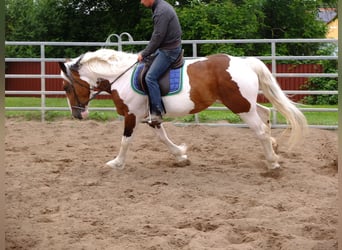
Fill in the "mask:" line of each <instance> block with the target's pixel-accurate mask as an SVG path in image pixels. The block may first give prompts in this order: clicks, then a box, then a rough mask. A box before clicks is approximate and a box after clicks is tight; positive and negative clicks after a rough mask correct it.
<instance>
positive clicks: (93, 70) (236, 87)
mask: <svg viewBox="0 0 342 250" xmlns="http://www.w3.org/2000/svg"><path fill="white" fill-rule="evenodd" d="M136 60H137V55H136V54H132V53H126V52H120V51H115V50H110V49H100V50H97V51H94V52H87V53H85V54H84V55H81V56H79V57H78V58H75V59H73V60H70V61H67V62H65V63H60V67H61V70H62V72H61V75H62V77H63V85H64V90H65V91H66V95H67V98H68V103H69V107H70V109H71V112H72V115H73V116H74V117H75V118H78V119H83V118H85V117H86V116H87V115H88V105H89V100H90V99H92V98H91V94H93V93H94V91H95V90H96V88H102V90H105V91H107V92H108V93H110V94H111V96H112V99H113V101H114V104H115V106H116V109H117V112H118V113H119V114H120V115H122V116H124V131H123V137H122V140H121V148H120V151H119V154H118V155H117V156H116V158H115V159H113V160H111V161H108V162H107V163H106V164H107V165H108V166H110V167H112V168H123V167H124V165H125V161H126V153H127V150H128V146H129V144H130V143H131V141H132V138H133V133H134V131H135V130H136V128H137V126H138V124H139V123H140V121H141V120H142V119H143V118H145V117H146V116H147V115H148V111H149V106H148V98H147V96H146V95H144V94H141V93H139V92H137V91H136V90H134V89H133V87H132V84H131V81H132V77H133V72H134V67H133V65H135V63H136ZM182 72H183V73H182V79H181V80H182V88H181V90H180V91H179V92H177V93H176V94H173V95H166V96H163V98H162V99H163V103H164V106H165V110H166V115H167V116H168V117H175V116H177V117H179V116H183V115H187V114H194V113H198V112H200V111H202V110H204V109H206V108H208V107H209V106H210V105H212V104H213V103H214V102H216V101H220V102H221V103H223V104H224V105H225V106H227V107H228V108H229V109H230V110H231V111H232V112H234V113H235V114H238V115H239V116H240V117H241V118H242V120H243V121H244V122H245V123H246V124H247V125H248V126H249V127H250V128H251V129H252V130H253V131H254V133H255V134H256V137H257V138H258V139H259V140H260V142H261V144H262V146H263V149H264V153H265V158H266V160H267V163H268V167H269V168H270V169H275V168H279V167H280V165H279V163H278V156H277V155H276V153H275V151H274V145H276V142H275V139H274V138H273V137H271V128H270V123H269V119H270V110H269V109H268V108H266V107H264V106H261V105H259V104H257V103H256V100H257V95H258V91H259V87H260V89H261V90H262V91H263V94H264V95H265V96H266V98H267V99H268V100H269V101H270V102H271V103H272V104H273V106H274V107H275V108H276V109H277V110H278V111H279V112H280V113H281V114H282V115H283V116H284V117H285V118H286V120H287V122H288V123H289V125H290V126H291V134H290V137H289V141H290V145H294V144H295V143H297V142H298V141H300V139H301V137H302V135H303V132H304V130H305V128H306V127H307V122H306V119H305V117H304V115H303V114H302V113H301V112H300V110H299V109H298V108H297V107H296V106H295V105H294V103H293V102H291V101H290V100H289V99H288V98H287V97H286V95H285V94H284V93H283V92H282V90H281V88H280V87H279V85H278V83H277V82H276V80H275V78H274V77H273V76H272V74H271V73H270V71H269V70H268V68H267V67H266V65H265V64H264V63H263V62H262V61H260V60H259V59H257V58H253V57H250V58H239V57H234V56H230V55H226V54H216V55H211V56H207V57H203V58H197V59H189V60H185V63H184V65H183V67H182ZM99 79H106V80H107V83H108V82H110V83H111V84H109V85H107V86H106V87H100V86H99V82H101V83H102V82H103V80H101V81H99ZM153 129H154V131H155V133H156V135H158V136H159V138H160V140H161V141H162V142H163V143H165V144H166V146H167V147H168V148H169V150H170V152H171V153H172V154H173V155H174V156H176V158H177V160H178V161H179V162H182V161H187V155H186V150H187V147H186V146H185V144H182V145H175V144H174V143H173V142H172V141H171V140H170V139H169V138H168V136H167V134H166V131H165V129H164V127H163V124H161V125H160V126H154V127H153Z"/></svg>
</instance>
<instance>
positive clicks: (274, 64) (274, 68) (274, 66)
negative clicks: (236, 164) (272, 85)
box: [271, 41, 278, 125]
mask: <svg viewBox="0 0 342 250" xmlns="http://www.w3.org/2000/svg"><path fill="white" fill-rule="evenodd" d="M271 53H272V75H273V76H274V78H276V77H275V75H276V73H277V61H276V60H277V59H276V53H277V52H276V42H275V41H272V42H271ZM272 106H273V105H272ZM272 114H273V116H272V124H273V125H277V123H278V122H277V110H276V109H275V108H274V107H273V109H272Z"/></svg>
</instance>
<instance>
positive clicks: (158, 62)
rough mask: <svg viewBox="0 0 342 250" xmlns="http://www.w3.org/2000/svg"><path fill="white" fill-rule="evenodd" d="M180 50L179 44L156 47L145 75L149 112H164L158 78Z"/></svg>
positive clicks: (160, 113)
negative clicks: (169, 47) (168, 46)
mask: <svg viewBox="0 0 342 250" xmlns="http://www.w3.org/2000/svg"><path fill="white" fill-rule="evenodd" d="M181 50H182V48H181V46H179V47H177V48H175V49H171V50H164V49H158V50H157V51H156V53H155V55H156V57H155V59H154V60H153V62H152V65H151V66H150V69H149V70H148V72H147V74H146V77H145V81H146V84H147V88H148V92H149V101H150V111H151V114H155V115H162V114H165V110H164V106H163V104H162V99H161V94H160V88H159V84H158V79H159V78H160V77H161V76H162V75H163V74H164V73H165V72H166V70H167V69H168V68H169V67H170V65H171V64H172V63H173V62H175V61H176V60H177V58H178V56H179V55H180V53H181Z"/></svg>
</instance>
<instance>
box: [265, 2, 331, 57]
mask: <svg viewBox="0 0 342 250" xmlns="http://www.w3.org/2000/svg"><path fill="white" fill-rule="evenodd" d="M318 7H319V3H318V2H317V1H314V0H307V1H303V0H267V1H265V2H264V4H263V8H262V9H263V10H262V11H263V13H264V14H265V21H264V25H263V28H262V31H261V34H262V36H263V37H264V38H270V39H279V38H324V37H325V34H326V32H327V27H326V25H325V24H324V23H323V22H321V21H319V20H318V19H317V11H318ZM319 46H320V45H319V44H283V45H281V46H280V47H278V48H279V49H278V50H277V54H279V55H313V54H315V51H317V49H318V48H319Z"/></svg>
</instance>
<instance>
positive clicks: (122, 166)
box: [106, 160, 125, 170]
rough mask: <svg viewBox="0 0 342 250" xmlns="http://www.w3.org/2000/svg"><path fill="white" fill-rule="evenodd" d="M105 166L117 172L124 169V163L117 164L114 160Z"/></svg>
mask: <svg viewBox="0 0 342 250" xmlns="http://www.w3.org/2000/svg"><path fill="white" fill-rule="evenodd" d="M106 166H108V167H110V168H113V169H118V170H122V169H124V168H125V164H124V163H121V162H118V161H116V160H112V161H108V162H107V163H106Z"/></svg>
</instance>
